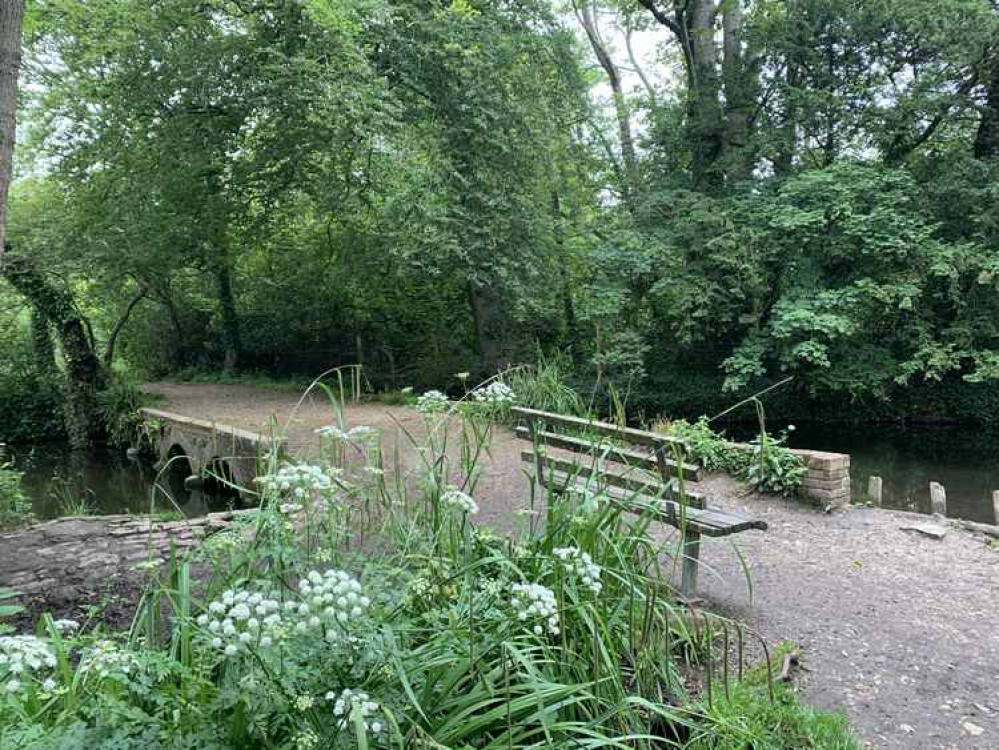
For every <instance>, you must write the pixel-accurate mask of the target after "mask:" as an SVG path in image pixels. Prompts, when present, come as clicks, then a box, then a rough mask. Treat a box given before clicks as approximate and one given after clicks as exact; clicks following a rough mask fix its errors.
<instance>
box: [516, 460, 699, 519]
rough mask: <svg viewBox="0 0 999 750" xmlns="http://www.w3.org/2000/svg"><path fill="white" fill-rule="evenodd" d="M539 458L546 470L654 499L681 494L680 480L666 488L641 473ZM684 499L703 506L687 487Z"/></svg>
mask: <svg viewBox="0 0 999 750" xmlns="http://www.w3.org/2000/svg"><path fill="white" fill-rule="evenodd" d="M520 457H521V458H522V459H523V460H524V461H525V462H527V463H531V464H535V465H536V464H537V461H538V456H537V455H536V454H535V452H534V451H533V450H524V451H521V453H520ZM540 459H541V463H542V465H543V466H544V467H545V469H546V471H547V470H548V469H554V470H555V471H561V472H564V473H566V474H572V475H575V476H582V477H593V478H594V479H595V480H596V482H597V483H598V484H600V485H611V486H613V487H620V488H622V489H625V490H630V491H632V492H638V493H641V494H644V495H651V496H653V497H654V496H656V495H660V494H665V495H666V497H669V498H671V499H672V498H673V497H674V496H675V495H676V494H677V493H678V492H679V489H678V486H677V481H676V480H675V479H674V480H672V481H670V483H669V484H668V485H664V484H663V483H662V482H660V481H659V477H658V476H655V477H652V476H649V477H643V476H642V475H641V473H639V472H638V471H636V472H634V473H633V475H631V476H629V475H625V474H618V473H615V472H612V471H608V470H607V468H606V467H603V468H601V469H598V468H597V467H596V466H594V465H593V464H594V463H595V462H591V464H590V465H589V466H585V465H582V464H580V463H577V462H574V461H569V460H567V459H564V458H557V457H555V456H546V455H542V456H540ZM684 496H685V497H686V499H687V504H688V505H692V506H695V507H699V508H703V507H704V496H703V495H702V494H701V493H699V492H695V491H693V490H691V489H688V488H687V487H684Z"/></svg>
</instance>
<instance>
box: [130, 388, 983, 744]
mask: <svg viewBox="0 0 999 750" xmlns="http://www.w3.org/2000/svg"><path fill="white" fill-rule="evenodd" d="M149 390H151V391H154V392H156V393H159V394H161V395H162V396H163V397H164V398H165V399H166V403H165V405H164V407H163V408H166V409H168V410H170V411H175V412H178V413H181V414H184V415H186V416H191V417H198V418H202V419H214V420H216V421H218V422H221V423H225V424H230V425H233V426H236V427H243V428H246V429H251V430H267V427H268V422H269V420H270V419H271V417H272V415H273V416H275V417H276V418H277V421H278V424H279V425H282V426H284V425H287V437H288V439H289V444H290V446H291V447H292V450H293V451H298V452H300V453H301V454H308V453H310V452H311V451H312V450H313V448H314V446H315V445H316V438H315V436H314V434H313V430H314V429H315V428H316V427H320V426H322V425H324V424H329V423H330V422H331V421H332V416H331V411H330V407H329V405H328V403H326V402H325V400H324V398H323V397H322V396H321V395H319V396H317V397H316V398H314V399H309V400H307V401H306V402H305V403H303V404H302V405H301V406H300V407H299V408H298V409H297V411H295V417H294V419H293V420H292V421H291V422H289V417H290V416H291V414H292V412H293V410H294V408H295V404H296V402H297V401H298V396H297V395H294V394H287V393H281V392H276V391H270V390H263V389H255V388H250V387H246V386H216V385H172V384H162V383H160V384H155V385H152V386H150V387H149ZM347 419H348V422H349V424H350V426H354V425H360V424H366V425H370V426H373V427H382V428H384V430H385V434H386V438H387V441H388V443H389V450H391V449H392V448H391V446H392V445H394V443H395V442H396V441H397V440H398V439H399V438H398V430H399V428H400V426H401V427H404V428H405V429H407V430H411V431H413V432H414V433H416V434H419V433H420V432H421V430H420V428H421V425H422V420H421V419H420V417H419V415H418V414H417V413H416V412H415V411H414V410H411V409H404V408H397V407H385V406H382V405H377V404H364V405H359V406H355V407H351V408H350V409H349V410H348V413H347ZM519 448H520V446H519V445H517V443H516V441H515V440H513V439H512V437H511V436H510V435H509V434H507V433H500V434H498V435H497V437H496V439H495V441H494V443H493V447H492V450H491V455H490V456H489V458H488V459H487V460H486V462H485V475H484V476H483V479H482V482H481V483H480V485H479V489H478V492H477V499H478V500H479V504H480V506H482V513H481V514H480V516H479V520H480V523H489V524H492V525H495V526H497V527H499V528H510V527H511V526H512V525H513V523H514V521H513V514H514V511H516V510H517V509H519V508H522V507H524V504H525V503H526V496H527V487H526V481H525V479H524V477H523V475H522V472H521V466H520V460H519ZM707 489H708V491H707V493H706V494H707V496H708V497H709V498H711V503H712V505H715V506H717V507H725V508H729V509H745V510H747V511H749V512H751V513H752V514H753V515H755V516H758V517H762V518H763V519H765V520H766V521H767V522H768V523H769V525H770V530H769V531H768V532H766V533H758V532H750V533H745V534H740V535H739V536H737V537H735V540H736V543H737V544H738V548H739V550H740V551H741V554H742V556H743V558H744V559H745V560H746V561H747V562H748V564H749V566H750V568H751V570H752V600H750V595H749V590H748V588H749V587H748V586H747V583H746V577H745V575H744V573H743V570H742V564H741V563H740V560H739V554H738V553H737V552H736V549H735V546H734V545H733V544H732V543H731V542H729V541H724V540H722V541H715V542H713V543H707V544H705V545H703V549H702V553H701V559H702V563H703V567H702V572H701V594H702V595H703V596H704V598H705V599H706V600H707V604H708V606H709V607H710V608H712V609H715V610H717V611H720V612H723V613H725V614H729V615H732V616H735V617H739V618H741V619H743V620H745V621H746V622H748V623H749V624H750V625H751V626H752V627H754V628H756V629H757V630H759V631H760V632H761V633H762V634H764V635H765V637H766V638H767V639H768V641H770V642H771V643H777V642H779V641H781V640H790V641H793V642H794V643H796V644H798V645H799V646H801V647H802V649H803V657H804V667H805V669H804V670H803V677H802V680H801V685H802V689H803V691H804V695H805V697H806V699H807V700H809V701H810V702H811V703H813V704H814V705H817V706H820V707H822V708H827V709H843V710H845V711H846V712H847V713H848V714H849V716H850V718H851V720H852V721H853V724H854V726H855V728H856V730H857V731H858V732H859V733H860V734H861V735H862V736H863V737H864V738H865V739H866V740H868V741H869V742H870V744H871V745H872V746H873V747H879V748H897V749H899V750H902V749H905V750H909V749H917V748H918V749H922V748H926V749H931V748H932V749H941V748H962V749H963V748H969V749H976V750H996V749H997V748H999V553H997V552H994V551H991V550H989V549H988V548H987V546H986V545H985V544H984V543H983V541H982V540H981V539H978V538H976V537H974V536H973V535H970V534H968V533H965V532H962V531H958V530H956V529H952V530H950V532H949V533H948V534H947V536H946V537H945V538H944V539H943V540H939V541H938V540H934V539H930V538H926V537H922V536H918V535H913V534H912V533H911V532H904V531H901V530H900V529H899V526H900V525H901V524H903V523H905V522H906V521H911V520H912V517H911V516H909V515H907V514H901V513H894V512H890V511H882V510H867V509H850V510H847V511H843V512H840V513H836V514H834V515H825V514H822V513H819V512H817V511H815V510H812V509H809V508H805V507H802V506H800V505H798V504H796V503H794V502H793V501H784V500H779V499H774V498H768V497H759V496H756V495H744V494H742V493H741V492H740V491H739V489H738V487H736V486H735V485H734V483H733V482H732V481H731V480H729V479H728V478H726V477H713V478H711V479H709V480H708V482H707ZM663 533H664V536H666V535H667V534H668V532H665V531H664V532H663Z"/></svg>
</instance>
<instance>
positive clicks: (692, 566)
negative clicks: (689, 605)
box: [680, 529, 701, 601]
mask: <svg viewBox="0 0 999 750" xmlns="http://www.w3.org/2000/svg"><path fill="white" fill-rule="evenodd" d="M682 531H683V536H682V543H681V546H680V548H681V549H682V550H683V566H682V569H681V572H680V593H681V594H683V598H684V599H687V600H688V601H689V600H690V599H693V598H694V597H696V596H697V568H698V566H699V565H700V557H701V535H700V532H697V531H691V530H690V529H683V530H682Z"/></svg>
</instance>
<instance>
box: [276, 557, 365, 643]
mask: <svg viewBox="0 0 999 750" xmlns="http://www.w3.org/2000/svg"><path fill="white" fill-rule="evenodd" d="M298 591H299V594H301V596H302V601H301V603H299V604H298V605H297V606H296V607H295V609H294V612H295V614H296V615H297V616H298V618H299V619H298V623H297V624H296V626H295V627H296V629H297V630H298V631H299V632H305V631H307V630H312V629H315V628H318V627H319V626H320V625H333V624H338V625H340V626H344V625H347V624H348V623H349V622H351V621H352V620H357V619H358V618H360V617H362V616H363V615H364V613H365V611H366V610H367V609H368V608H369V607H370V606H371V600H370V599H369V598H368V597H366V596H364V593H363V589H362V588H361V584H360V582H359V581H358V580H357V579H356V578H353V577H351V575H350V574H349V573H345V572H344V571H342V570H327V571H326V572H325V573H320V572H319V571H318V570H313V571H310V572H309V574H308V575H307V576H305V577H304V578H303V579H302V580H301V581H299V582H298ZM286 607H287V605H286ZM289 609H290V608H289ZM326 637H327V640H335V639H336V633H335V631H332V630H329V631H327V633H326Z"/></svg>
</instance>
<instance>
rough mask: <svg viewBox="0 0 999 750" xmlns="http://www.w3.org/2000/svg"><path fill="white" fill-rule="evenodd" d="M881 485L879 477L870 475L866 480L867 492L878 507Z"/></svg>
mask: <svg viewBox="0 0 999 750" xmlns="http://www.w3.org/2000/svg"><path fill="white" fill-rule="evenodd" d="M882 487H883V482H882V481H881V477H875V476H872V477H871V478H870V479H868V480H867V494H868V495H870V497H871V501H872V502H873V503H874V505H875V506H877V507H878V508H880V507H881V500H882Z"/></svg>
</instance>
